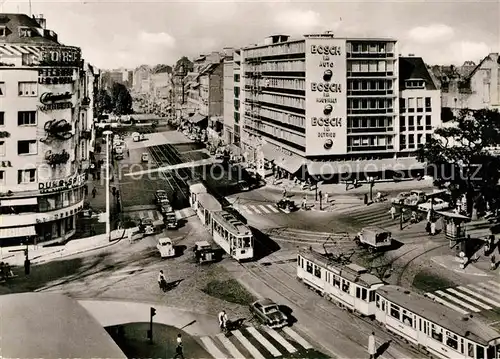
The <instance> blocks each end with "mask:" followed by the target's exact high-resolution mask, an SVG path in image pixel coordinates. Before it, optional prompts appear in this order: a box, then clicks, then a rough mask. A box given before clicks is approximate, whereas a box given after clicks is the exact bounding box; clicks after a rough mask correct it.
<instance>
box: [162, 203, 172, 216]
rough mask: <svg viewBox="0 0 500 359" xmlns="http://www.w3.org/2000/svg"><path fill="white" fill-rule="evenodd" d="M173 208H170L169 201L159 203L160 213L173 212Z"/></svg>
mask: <svg viewBox="0 0 500 359" xmlns="http://www.w3.org/2000/svg"><path fill="white" fill-rule="evenodd" d="M173 211H174V209H173V208H172V206H171V205H170V203H168V202H167V203H162V204H161V207H160V213H161V214H163V215H166V214H167V213H171V212H173Z"/></svg>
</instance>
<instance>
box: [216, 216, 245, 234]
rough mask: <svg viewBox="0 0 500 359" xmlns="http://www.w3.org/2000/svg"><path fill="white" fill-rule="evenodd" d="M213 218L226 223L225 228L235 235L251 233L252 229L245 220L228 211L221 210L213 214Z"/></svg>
mask: <svg viewBox="0 0 500 359" xmlns="http://www.w3.org/2000/svg"><path fill="white" fill-rule="evenodd" d="M213 218H214V219H216V220H218V221H219V222H222V223H224V224H226V226H225V228H226V229H227V230H228V231H230V232H231V233H233V234H234V235H244V234H248V235H251V234H252V231H251V230H250V228H249V227H248V226H246V225H245V224H244V223H243V222H241V221H240V220H238V219H236V217H235V216H233V215H232V214H231V213H229V212H227V211H219V212H215V213H214V214H213Z"/></svg>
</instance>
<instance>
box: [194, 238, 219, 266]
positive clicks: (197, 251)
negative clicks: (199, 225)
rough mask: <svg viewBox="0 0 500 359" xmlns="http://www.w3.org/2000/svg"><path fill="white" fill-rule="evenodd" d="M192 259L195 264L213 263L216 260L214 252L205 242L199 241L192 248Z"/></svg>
mask: <svg viewBox="0 0 500 359" xmlns="http://www.w3.org/2000/svg"><path fill="white" fill-rule="evenodd" d="M193 253H194V258H195V260H196V262H197V263H200V264H202V263H205V262H213V261H215V260H216V259H217V258H216V256H215V250H214V249H213V248H212V246H211V245H210V243H208V242H207V241H200V242H196V243H195V244H194V248H193Z"/></svg>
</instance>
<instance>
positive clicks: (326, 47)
mask: <svg viewBox="0 0 500 359" xmlns="http://www.w3.org/2000/svg"><path fill="white" fill-rule="evenodd" d="M345 50H346V40H345V39H332V38H307V39H306V156H323V155H335V154H345V153H346V151H347V79H346V75H347V68H346V67H347V66H346V54H345Z"/></svg>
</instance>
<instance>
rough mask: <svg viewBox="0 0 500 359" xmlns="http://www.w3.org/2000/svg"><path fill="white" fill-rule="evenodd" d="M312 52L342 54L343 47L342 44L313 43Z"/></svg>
mask: <svg viewBox="0 0 500 359" xmlns="http://www.w3.org/2000/svg"><path fill="white" fill-rule="evenodd" d="M311 54H318V55H332V56H341V55H342V48H341V47H340V46H328V45H325V46H323V45H311Z"/></svg>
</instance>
